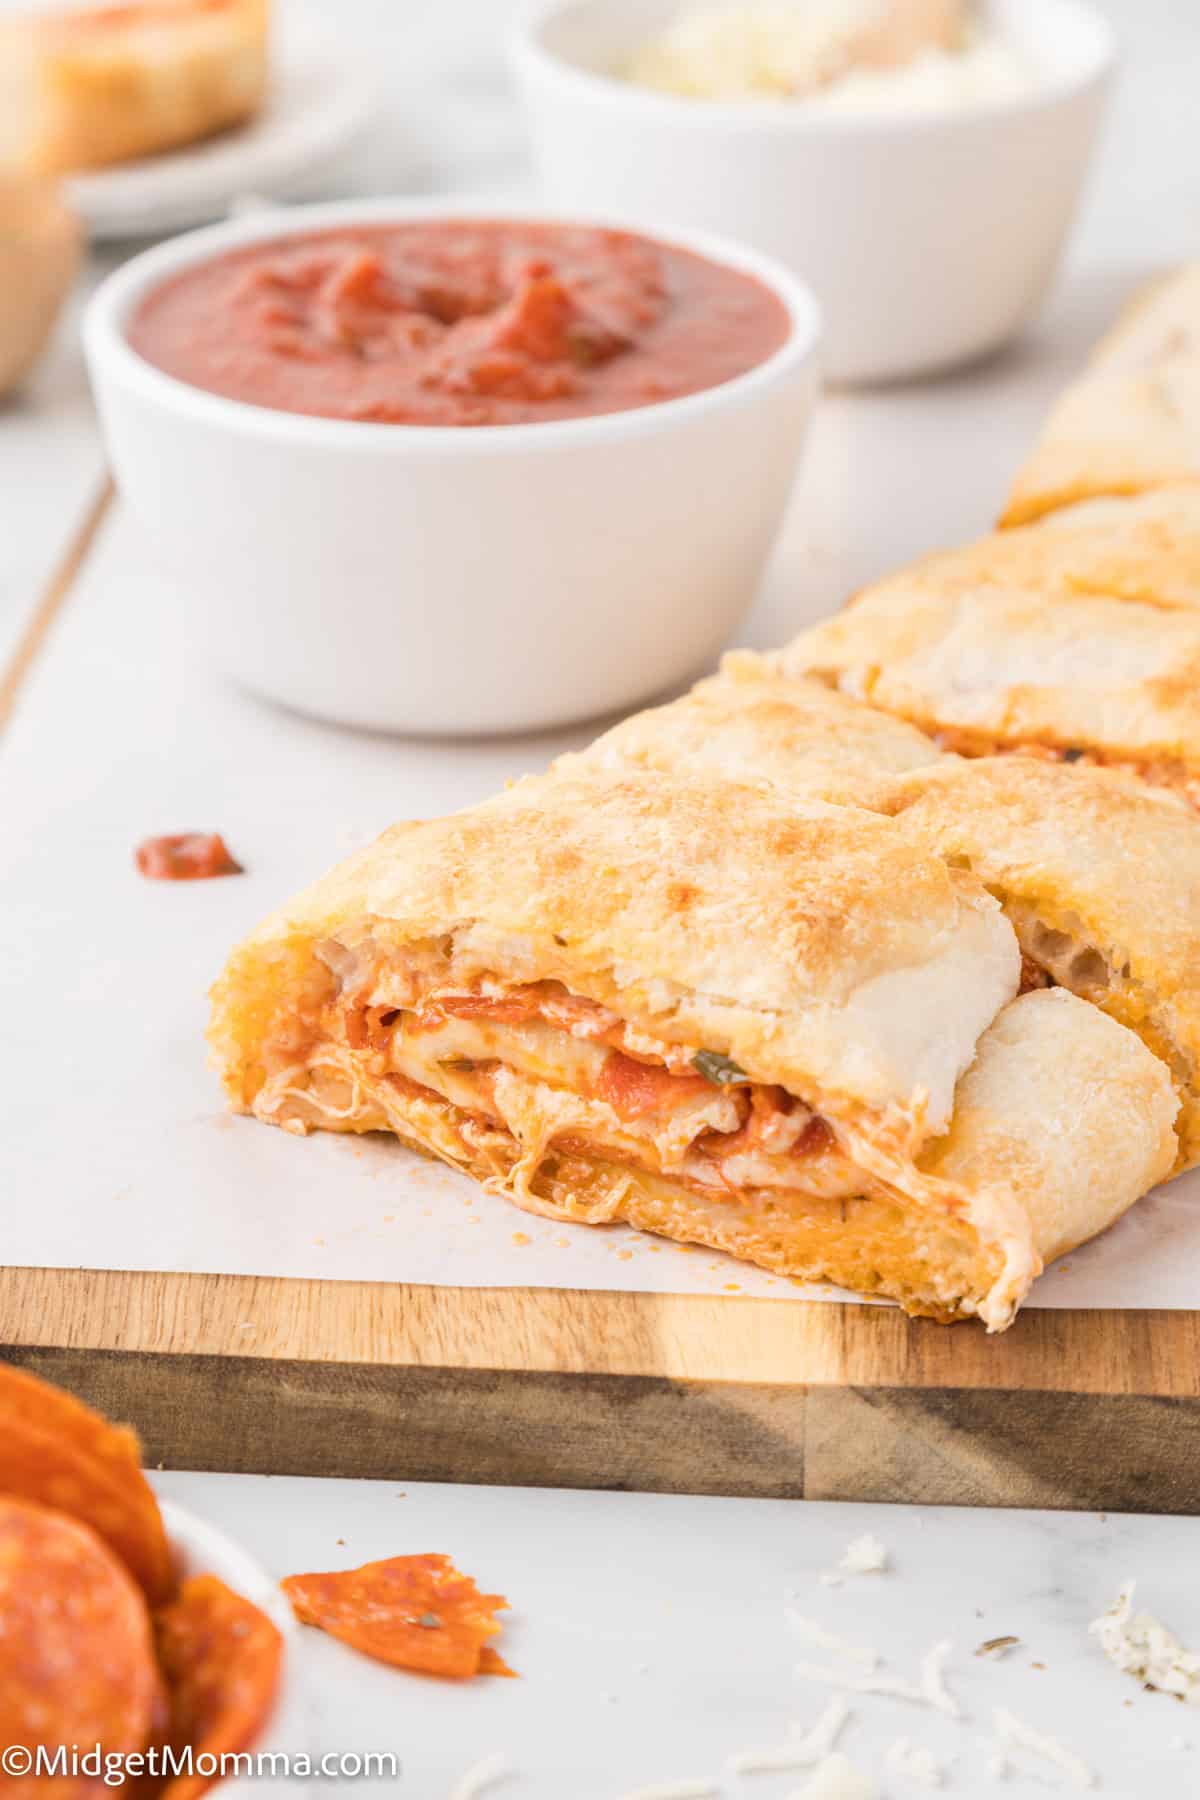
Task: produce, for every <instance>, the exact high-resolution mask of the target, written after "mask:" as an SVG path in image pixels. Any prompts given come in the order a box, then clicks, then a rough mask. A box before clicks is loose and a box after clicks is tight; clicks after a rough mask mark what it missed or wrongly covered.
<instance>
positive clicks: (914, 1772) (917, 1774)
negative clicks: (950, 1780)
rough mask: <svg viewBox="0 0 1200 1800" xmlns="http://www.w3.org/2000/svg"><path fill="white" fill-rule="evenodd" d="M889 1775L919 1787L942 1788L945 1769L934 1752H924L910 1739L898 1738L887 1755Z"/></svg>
mask: <svg viewBox="0 0 1200 1800" xmlns="http://www.w3.org/2000/svg"><path fill="white" fill-rule="evenodd" d="M887 1770H888V1774H889V1775H899V1776H901V1777H903V1778H904V1779H905V1780H907V1781H913V1782H915V1783H916V1784H917V1786H918V1787H923V1788H940V1787H941V1785H942V1775H943V1773H944V1767H943V1765H942V1763H941V1762H939V1760H938V1758H937V1757H936V1756H935V1755H934V1754H933V1751H932V1750H923V1749H921V1747H920V1746H919V1745H917V1744H914V1743H913V1742H912V1740H911V1739H910V1738H904V1737H902V1738H897V1739H896V1741H895V1743H894V1744H893V1745H892V1747H891V1749H890V1750H889V1751H888V1753H887Z"/></svg>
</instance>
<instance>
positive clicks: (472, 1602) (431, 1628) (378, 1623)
mask: <svg viewBox="0 0 1200 1800" xmlns="http://www.w3.org/2000/svg"><path fill="white" fill-rule="evenodd" d="M283 1591H284V1593H285V1594H286V1595H287V1597H288V1599H289V1600H290V1601H291V1603H292V1611H293V1612H294V1613H295V1615H296V1617H297V1618H298V1619H299V1620H300V1622H301V1624H302V1625H315V1626H316V1627H317V1628H318V1629H319V1630H321V1631H327V1632H328V1633H329V1634H330V1636H331V1637H336V1638H340V1639H341V1641H342V1642H343V1643H344V1644H349V1645H351V1646H352V1648H353V1649H355V1650H361V1651H362V1653H363V1655H364V1656H371V1657H374V1659H375V1661H376V1662H382V1663H389V1664H390V1665H391V1666H392V1667H393V1668H397V1669H413V1670H417V1671H419V1672H421V1673H423V1674H427V1675H445V1676H449V1677H451V1678H452V1679H454V1680H459V1681H463V1680H466V1679H467V1678H468V1677H469V1676H472V1675H478V1674H481V1673H483V1674H512V1673H513V1671H512V1670H510V1669H509V1668H508V1667H507V1666H506V1665H502V1666H500V1667H497V1666H496V1665H497V1664H498V1663H499V1662H500V1659H499V1657H497V1656H496V1655H495V1652H494V1651H493V1652H490V1653H489V1650H488V1639H489V1638H493V1637H496V1636H497V1635H498V1634H499V1631H500V1623H499V1621H498V1619H497V1618H496V1614H497V1613H498V1612H501V1611H503V1610H504V1609H505V1608H506V1607H507V1606H508V1601H507V1600H505V1598H504V1597H503V1595H501V1594H481V1593H480V1592H479V1589H478V1588H477V1587H476V1586H475V1583H474V1582H473V1581H472V1580H471V1577H470V1576H469V1575H463V1574H461V1573H460V1572H459V1570H458V1569H456V1568H455V1566H454V1564H453V1563H452V1562H451V1560H450V1558H449V1557H448V1556H438V1555H425V1556H391V1557H388V1558H386V1559H385V1560H384V1561H383V1562H373V1563H364V1564H363V1566H362V1568H360V1569H342V1570H334V1571H332V1572H331V1573H329V1574H325V1575H289V1576H288V1577H287V1579H286V1580H285V1581H284V1582H283Z"/></svg>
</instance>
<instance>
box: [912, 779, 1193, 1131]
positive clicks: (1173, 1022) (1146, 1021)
mask: <svg viewBox="0 0 1200 1800" xmlns="http://www.w3.org/2000/svg"><path fill="white" fill-rule="evenodd" d="M888 811H889V812H890V813H891V814H892V815H893V816H894V817H895V818H896V820H897V823H898V824H899V825H900V826H901V828H902V829H903V830H906V831H909V832H911V833H913V835H914V836H915V837H916V838H918V839H919V841H921V842H922V843H926V844H929V845H930V846H931V847H932V848H933V849H935V850H937V851H938V853H939V854H940V855H943V856H945V857H947V858H949V859H950V860H952V861H953V862H954V863H956V864H957V865H958V866H961V867H965V868H969V869H971V870H972V871H973V872H974V873H975V874H976V875H978V876H979V878H980V879H981V881H982V882H983V883H984V885H985V886H986V887H987V889H988V891H989V892H990V893H992V894H994V895H995V897H996V898H997V899H998V900H999V902H1000V904H1001V905H1002V906H1003V908H1004V911H1005V913H1006V914H1007V916H1008V918H1009V919H1010V920H1011V922H1012V924H1013V927H1014V929H1015V930H1016V934H1017V938H1018V941H1019V942H1020V945H1021V950H1022V954H1023V956H1024V958H1025V964H1026V979H1027V981H1033V982H1051V983H1054V984H1057V985H1060V986H1062V987H1065V988H1069V989H1070V990H1071V991H1072V992H1074V993H1075V994H1077V995H1079V996H1080V997H1081V998H1082V999H1084V1000H1088V1001H1090V1002H1092V1003H1093V1004H1094V1005H1096V1006H1099V1007H1101V1008H1103V1010H1104V1011H1105V1012H1106V1013H1108V1014H1109V1015H1110V1016H1111V1017H1112V1018H1114V1019H1118V1020H1119V1021H1120V1022H1121V1023H1122V1024H1123V1025H1125V1026H1127V1027H1129V1029H1130V1030H1132V1031H1136V1032H1137V1033H1138V1035H1139V1036H1140V1037H1141V1038H1142V1039H1143V1041H1144V1042H1145V1043H1146V1044H1147V1046H1148V1047H1149V1048H1150V1049H1151V1050H1152V1051H1153V1052H1154V1053H1155V1055H1156V1056H1158V1057H1159V1058H1160V1060H1161V1061H1162V1062H1163V1063H1164V1064H1165V1065H1166V1066H1167V1068H1168V1069H1169V1070H1170V1072H1171V1075H1172V1079H1173V1081H1174V1083H1175V1087H1176V1091H1177V1092H1178V1094H1179V1097H1180V1100H1181V1103H1182V1106H1181V1115H1180V1131H1179V1136H1180V1150H1179V1154H1180V1165H1181V1166H1183V1167H1187V1166H1190V1165H1191V1164H1193V1163H1195V1162H1196V1161H1198V1160H1200V820H1198V819H1197V818H1196V817H1195V815H1194V814H1193V813H1192V812H1190V811H1189V810H1188V809H1187V808H1185V807H1183V806H1182V805H1180V803H1179V802H1178V801H1176V800H1174V799H1172V798H1171V797H1170V796H1168V795H1162V794H1156V793H1152V792H1150V791H1148V790H1147V789H1146V788H1144V787H1142V786H1141V785H1140V784H1138V783H1134V782H1131V781H1129V780H1128V779H1127V778H1125V777H1122V776H1120V775H1116V774H1113V773H1111V772H1109V771H1107V770H1101V769H1086V768H1084V769H1073V768H1064V767H1063V766H1062V765H1061V764H1055V763H1039V762H1033V761H1026V760H1025V759H1022V758H1011V757H1001V758H990V757H989V758H984V759H981V760H979V761H976V762H962V761H959V760H957V759H954V758H947V759H946V760H945V761H944V762H942V763H941V764H939V765H938V766H937V767H936V768H931V769H928V770H919V771H917V772H915V773H913V774H911V775H905V776H901V777H899V778H898V779H897V780H896V781H895V783H894V787H893V796H892V799H891V801H890V802H889V803H888Z"/></svg>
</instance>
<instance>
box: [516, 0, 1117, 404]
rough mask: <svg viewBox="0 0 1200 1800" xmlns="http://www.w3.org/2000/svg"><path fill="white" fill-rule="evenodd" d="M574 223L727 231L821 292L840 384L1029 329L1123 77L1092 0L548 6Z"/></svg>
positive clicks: (556, 114)
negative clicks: (604, 220)
mask: <svg viewBox="0 0 1200 1800" xmlns="http://www.w3.org/2000/svg"><path fill="white" fill-rule="evenodd" d="M512 55H513V62H514V67H515V70H516V74H517V78H518V83H519V86H520V90H521V93H522V96H523V100H524V104H525V110H526V116H527V120H528V125H529V130H530V135H531V138H532V143H533V148H534V152H535V157H536V160H537V164H538V168H539V172H540V175H541V179H542V182H543V185H544V187H545V189H546V190H547V194H548V197H549V198H550V199H551V200H552V201H553V203H554V204H556V205H560V206H573V207H584V206H586V207H588V208H591V209H598V210H609V211H615V210H620V211H621V212H622V213H624V214H626V215H630V216H635V217H638V218H640V219H642V220H643V221H646V222H648V223H659V224H666V223H673V224H678V225H681V226H687V227H693V228H700V229H706V230H714V231H721V232H722V233H724V234H725V235H727V236H730V237H735V238H740V239H741V240H742V241H743V242H745V243H747V244H748V245H750V246H752V247H753V248H756V249H758V250H762V251H765V252H767V253H768V254H770V255H772V256H775V257H777V258H779V259H780V260H781V261H782V262H784V263H786V264H787V265H788V266H790V267H791V268H792V269H793V270H794V271H795V272H796V273H798V274H800V275H801V276H803V278H804V279H805V280H806V281H808V282H809V283H810V285H811V286H812V288H813V289H814V291H815V292H816V294H817V297H818V299H819V301H820V302H821V306H822V311H823V314H824V318H825V321H826V338H825V369H826V373H827V375H829V376H830V377H831V378H833V379H835V380H842V381H852V382H871V381H886V380H895V379H901V378H908V377H912V376H918V375H923V374H929V373H933V372H935V371H939V370H942V369H946V368H950V367H953V366H955V365H956V364H960V363H964V362H967V361H969V360H972V359H974V358H976V357H979V356H982V355H984V354H986V353H987V352H989V351H992V350H994V349H996V348H998V347H999V346H1000V345H1002V344H1003V343H1005V342H1006V341H1007V340H1008V339H1010V338H1011V337H1012V336H1013V335H1014V334H1015V333H1016V332H1017V331H1019V330H1020V329H1021V327H1022V326H1023V325H1024V324H1025V323H1026V322H1027V321H1028V319H1029V318H1030V317H1031V315H1032V314H1033V312H1034V311H1035V310H1036V308H1037V306H1038V304H1039V302H1040V301H1041V299H1042V297H1043V295H1044V293H1045V291H1046V289H1047V287H1048V285H1049V282H1050V280H1051V278H1052V276H1053V273H1054V270H1055V268H1056V266H1057V263H1058V259H1059V256H1060V253H1061V250H1062V247H1063V244H1064V242H1065V239H1066V236H1067V232H1068V229H1069V227H1070V224H1071V221H1072V219H1073V217H1074V214H1075V211H1076V208H1077V203H1078V200H1079V197H1080V194H1081V191H1082V188H1083V182H1084V178H1085V175H1086V172H1087V168H1088V164H1089V162H1090V159H1091V153H1092V149H1093V145H1094V142H1095V139H1096V135H1097V130H1098V127H1099V124H1100V120H1101V117H1102V113H1103V103H1104V98H1105V93H1106V90H1107V86H1108V81H1109V76H1110V73H1111V69H1112V65H1113V63H1114V60H1115V45H1114V41H1113V37H1112V33H1111V31H1110V29H1109V28H1108V26H1107V25H1106V23H1105V22H1104V20H1103V19H1102V18H1101V17H1100V16H1099V14H1098V13H1096V12H1094V11H1093V10H1092V8H1091V7H1090V6H1089V5H1087V4H1086V3H1085V0H740V3H739V0H552V3H550V4H542V5H541V7H540V8H538V9H536V10H535V11H534V12H533V13H532V14H527V15H526V17H525V19H524V20H523V21H522V23H521V24H520V25H519V26H518V28H517V31H516V33H515V34H514V38H513V42H512Z"/></svg>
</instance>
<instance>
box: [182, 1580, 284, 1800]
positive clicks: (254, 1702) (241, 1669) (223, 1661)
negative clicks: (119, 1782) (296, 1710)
mask: <svg viewBox="0 0 1200 1800" xmlns="http://www.w3.org/2000/svg"><path fill="white" fill-rule="evenodd" d="M155 1625H156V1630H157V1636H158V1658H159V1662H160V1663H161V1664H162V1669H163V1673H164V1674H165V1676H166V1678H167V1688H168V1692H169V1695H170V1708H171V1717H170V1733H169V1735H170V1741H171V1745H172V1747H173V1749H174V1751H175V1752H176V1754H177V1755H178V1753H179V1752H180V1751H181V1750H183V1749H184V1748H185V1747H187V1746H188V1745H190V1746H191V1749H192V1751H193V1759H194V1760H195V1759H197V1758H199V1757H201V1756H209V1755H211V1756H213V1757H216V1758H218V1759H219V1758H220V1757H221V1756H222V1755H232V1754H234V1753H236V1752H237V1751H239V1750H248V1749H250V1748H251V1747H252V1745H253V1744H254V1741H255V1739H256V1738H257V1737H258V1735H259V1733H260V1732H261V1731H262V1728H263V1726H264V1725H265V1724H266V1722H267V1719H268V1717H269V1715H270V1712H271V1708H272V1706H273V1705H274V1702H275V1695H276V1693H277V1692H278V1689H279V1679H280V1674H281V1671H282V1667H283V1639H282V1637H281V1636H280V1634H279V1630H278V1627H277V1626H276V1625H275V1623H274V1621H273V1620H271V1619H269V1618H268V1617H267V1615H266V1613H265V1612H263V1611H262V1610H261V1608H259V1607H257V1606H255V1605H254V1603H253V1601H251V1600H247V1599H245V1598H244V1597H243V1596H242V1595H241V1594H235V1593H234V1592H233V1590H232V1588H228V1587H226V1585H225V1583H224V1582H223V1581H221V1580H220V1579H219V1578H218V1577H217V1576H216V1575H194V1576H192V1577H191V1578H190V1579H189V1580H188V1581H185V1582H184V1584H183V1586H182V1587H181V1588H180V1590H179V1593H178V1595H177V1597H176V1598H175V1599H174V1600H173V1601H172V1602H171V1604H170V1605H169V1606H166V1607H164V1608H163V1610H162V1611H161V1612H160V1613H159V1614H158V1617H157V1619H156V1621H155ZM214 1779H215V1777H212V1776H207V1775H204V1774H202V1773H201V1772H200V1771H199V1770H194V1772H193V1773H191V1774H182V1775H176V1776H175V1777H173V1779H172V1780H170V1781H168V1782H167V1784H166V1786H165V1787H164V1789H163V1791H162V1796H161V1800H195V1796H196V1795H197V1794H203V1793H204V1792H205V1791H206V1790H207V1789H208V1788H210V1787H212V1786H213V1782H214Z"/></svg>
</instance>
